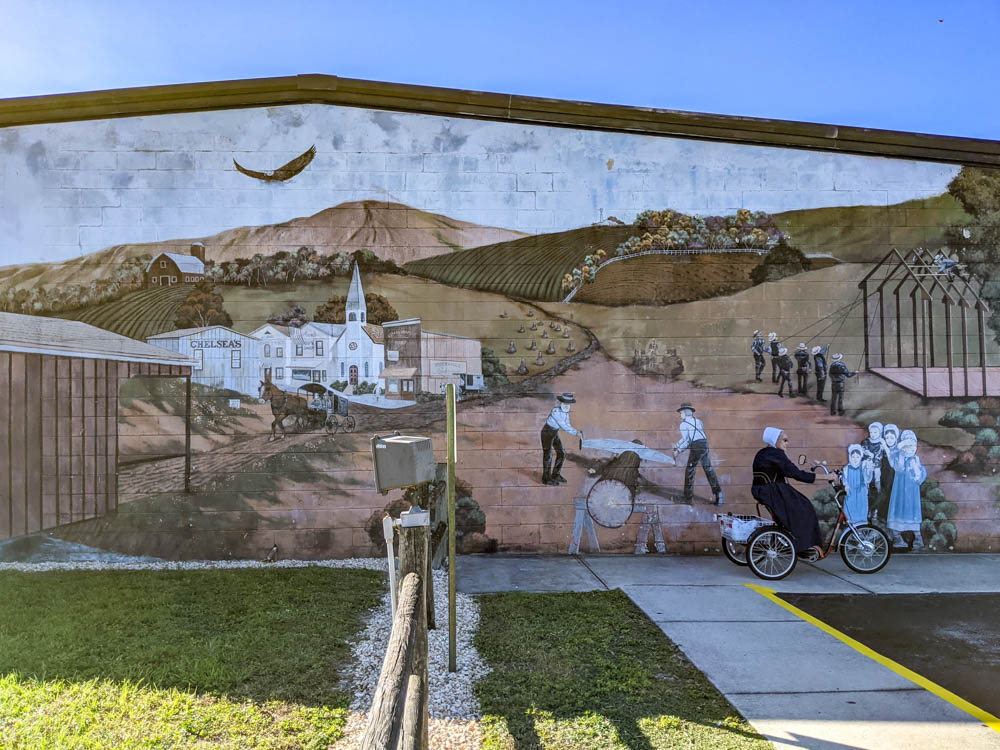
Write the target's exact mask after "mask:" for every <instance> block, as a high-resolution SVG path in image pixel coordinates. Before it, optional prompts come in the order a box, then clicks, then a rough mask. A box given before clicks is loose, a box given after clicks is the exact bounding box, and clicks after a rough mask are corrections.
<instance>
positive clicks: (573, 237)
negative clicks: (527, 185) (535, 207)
mask: <svg viewBox="0 0 1000 750" xmlns="http://www.w3.org/2000/svg"><path fill="white" fill-rule="evenodd" d="M635 234H641V232H640V231H639V230H637V229H636V228H635V227H632V226H627V227H582V228H580V229H570V230H568V231H565V232H552V233H550V234H538V235H533V236H531V237H522V238H521V239H517V240H511V241H509V242H497V243H495V244H492V245H484V246H482V247H477V248H473V249H471V250H465V251H463V252H460V253H448V254H445V255H435V256H434V257H433V258H424V259H423V260H415V261H412V262H410V263H407V264H406V266H405V268H406V270H407V271H408V272H409V273H412V274H415V275H417V276H423V277H424V278H428V279H433V280H435V281H438V282H440V283H442V284H450V285H453V286H460V287H466V288H469V289H479V290H481V291H486V292H496V293H498V294H503V295H508V296H512V297H521V298H524V299H536V300H545V301H548V302H557V301H559V300H561V299H563V297H565V296H566V292H564V291H563V290H562V286H561V285H562V278H563V275H564V274H566V273H568V272H570V271H571V270H572V269H573V268H574V267H575V266H577V265H578V264H579V263H580V262H581V261H582V260H583V258H584V256H586V255H588V254H590V253H594V252H597V251H598V250H604V251H605V252H606V253H607V254H608V256H614V254H615V248H617V247H618V245H620V244H621V243H622V242H624V241H625V240H627V239H628V238H629V237H631V236H633V235H635Z"/></svg>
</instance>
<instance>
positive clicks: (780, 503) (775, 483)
mask: <svg viewBox="0 0 1000 750" xmlns="http://www.w3.org/2000/svg"><path fill="white" fill-rule="evenodd" d="M786 477H787V478H791V479H797V480H798V481H800V482H808V483H809V484H812V483H813V482H814V481H816V474H814V473H813V472H811V471H803V470H802V469H800V468H799V467H798V466H796V465H795V464H793V463H792V462H791V461H790V460H789V458H788V456H787V455H785V452H784V451H783V450H780V449H778V448H772V447H771V446H767V447H766V448H761V449H760V450H759V451H757V455H756V456H754V459H753V486H752V487H751V488H750V493H751V494H752V495H753V496H754V499H756V500H757V502H759V503H761V504H763V505H766V506H767V507H768V509H769V510H770V511H771V513H773V514H774V520H776V521H777V522H778V523H780V524H781V525H782V526H784V527H785V528H786V529H788V530H789V531H790V532H792V536H793V537H795V551H796V552H803V551H805V550H807V549H809V548H810V547H814V546H817V545H821V544H822V539H821V538H820V533H819V519H817V518H816V510H815V509H814V508H813V505H812V502H811V501H810V500H809V498H807V497H806V496H805V495H803V494H802V493H801V492H799V491H798V490H797V489H795V488H794V487H792V486H791V485H789V484H788V483H786V482H785V478H786Z"/></svg>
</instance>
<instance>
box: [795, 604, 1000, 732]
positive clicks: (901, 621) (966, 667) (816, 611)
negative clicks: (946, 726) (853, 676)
mask: <svg viewBox="0 0 1000 750" xmlns="http://www.w3.org/2000/svg"><path fill="white" fill-rule="evenodd" d="M779 596H781V598H782V599H784V600H785V601H787V602H788V603H789V604H793V605H794V606H796V607H798V608H799V609H802V610H805V611H806V612H808V613H809V614H811V615H812V616H814V617H817V618H819V619H820V620H822V621H824V622H825V623H827V624H828V625H831V626H833V627H834V628H836V629H837V630H839V631H841V632H842V633H844V634H846V635H849V636H851V637H852V638H854V639H856V640H858V641H860V642H861V643H863V644H865V645H866V646H868V647H869V648H871V649H873V650H874V651H877V652H878V653H880V654H882V655H883V656H886V657H888V658H890V659H892V660H893V661H896V662H899V663H900V664H902V665H903V666H904V667H907V668H908V669H912V670H913V671H914V672H917V673H918V674H921V675H923V676H924V677H926V678H927V679H929V680H931V681H932V682H936V683H937V684H938V685H940V686H941V687H943V688H946V689H948V690H950V691H951V692H953V693H955V694H956V695H958V696H960V697H962V698H964V699H965V700H967V701H969V702H970V703H972V704H974V705H976V706H978V707H979V708H982V709H984V710H985V711H988V712H989V713H991V714H993V715H995V716H996V715H1000V594H920V595H908V594H874V595H872V594H847V595H839V594H838V595H831V594H787V593H786V594H780V595H779Z"/></svg>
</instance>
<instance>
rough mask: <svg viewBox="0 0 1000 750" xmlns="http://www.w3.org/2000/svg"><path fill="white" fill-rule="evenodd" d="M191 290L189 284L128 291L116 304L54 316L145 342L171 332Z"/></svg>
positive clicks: (106, 304) (85, 308)
mask: <svg viewBox="0 0 1000 750" xmlns="http://www.w3.org/2000/svg"><path fill="white" fill-rule="evenodd" d="M190 291H191V285H190V284H175V285H174V286H169V287H160V288H158V289H143V290H141V291H137V292H129V293H128V294H126V295H125V296H123V297H122V298H121V299H117V300H115V301H114V302H105V303H104V304H102V305H96V306H94V307H83V308H79V309H77V310H68V311H66V312H61V313H58V314H56V315H55V317H57V318H63V319H64V320H79V321H81V322H83V323H89V324H90V325H92V326H97V327H98V328H103V329H104V330H106V331H111V332H112V333H118V334H121V335H122V336H128V337H130V338H133V339H139V340H140V341H144V340H145V339H146V337H147V336H155V335H156V334H158V333H165V332H166V331H172V330H173V329H174V328H175V326H174V318H175V317H176V315H177V309H178V308H179V307H180V306H181V304H182V303H183V302H184V299H185V298H186V297H187V296H188V293H190Z"/></svg>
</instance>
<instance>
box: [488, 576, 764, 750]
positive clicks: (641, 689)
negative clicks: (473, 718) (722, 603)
mask: <svg viewBox="0 0 1000 750" xmlns="http://www.w3.org/2000/svg"><path fill="white" fill-rule="evenodd" d="M479 603H480V610H481V614H480V630H479V633H478V635H477V636H476V647H477V648H478V649H479V651H480V653H481V654H482V656H483V658H484V659H485V660H486V662H487V664H489V666H490V667H491V669H492V670H493V671H492V673H491V674H490V675H489V676H488V677H487V678H485V679H484V680H483V681H482V682H480V683H479V684H478V685H477V693H478V696H479V700H480V703H481V706H482V711H483V715H484V716H485V717H487V718H486V721H485V725H486V726H485V734H486V736H487V738H488V741H487V745H486V747H488V748H506V749H509V750H542V748H562V747H574V748H621V747H627V748H634V749H635V750H661V749H662V748H667V747H678V746H684V747H704V748H748V749H749V748H755V749H756V748H761V749H762V750H763V748H767V747H770V745H769V744H768V743H767V742H766V741H765V740H763V739H762V738H761V737H760V735H758V734H757V733H756V732H755V731H754V730H753V729H752V727H750V725H749V724H748V723H747V722H746V721H745V720H744V719H743V718H742V717H741V716H740V715H739V714H738V713H737V711H736V709H734V708H733V706H732V705H731V704H730V703H729V702H728V701H727V700H726V699H725V698H724V697H723V696H722V694H721V693H719V692H718V691H717V690H716V689H715V688H714V687H713V686H712V685H711V683H709V681H708V679H707V678H706V677H705V676H704V675H703V674H702V673H701V672H699V671H698V670H697V669H696V668H695V667H694V666H693V665H692V664H691V663H690V662H689V661H688V660H687V658H686V657H685V656H684V655H683V654H682V653H681V652H680V651H679V650H678V649H677V647H676V646H674V645H673V643H671V641H670V640H669V639H668V638H667V637H666V636H665V635H664V634H663V632H662V631H661V630H660V629H659V628H658V627H657V626H656V625H655V624H654V623H653V622H652V621H650V620H649V618H647V617H646V615H645V614H643V613H642V611H641V610H639V608H638V607H636V606H635V605H634V604H633V603H632V602H631V601H630V600H629V598H628V597H627V596H626V595H625V594H623V593H622V592H621V591H594V592H586V593H569V594H564V593H559V594H524V593H505V594H490V595H485V596H482V597H480V600H479ZM678 743H681V744H678Z"/></svg>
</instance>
